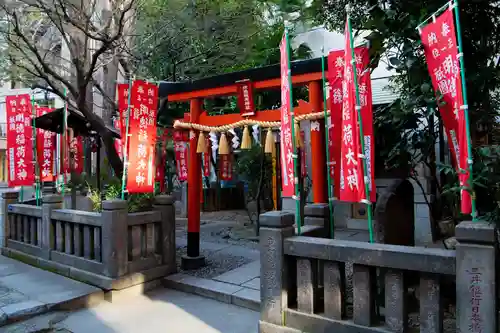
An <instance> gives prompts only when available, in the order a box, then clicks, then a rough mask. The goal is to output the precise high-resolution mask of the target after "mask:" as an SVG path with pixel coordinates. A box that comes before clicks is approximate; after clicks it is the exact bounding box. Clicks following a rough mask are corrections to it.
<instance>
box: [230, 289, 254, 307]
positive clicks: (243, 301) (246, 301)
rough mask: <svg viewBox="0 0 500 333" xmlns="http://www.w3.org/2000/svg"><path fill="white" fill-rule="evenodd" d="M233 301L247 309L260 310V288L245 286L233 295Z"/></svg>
mask: <svg viewBox="0 0 500 333" xmlns="http://www.w3.org/2000/svg"><path fill="white" fill-rule="evenodd" d="M231 303H233V304H234V305H238V306H242V307H244V308H247V309H251V310H255V311H259V310H260V290H254V289H249V288H243V289H241V290H239V291H237V292H235V293H234V294H233V295H232V298H231Z"/></svg>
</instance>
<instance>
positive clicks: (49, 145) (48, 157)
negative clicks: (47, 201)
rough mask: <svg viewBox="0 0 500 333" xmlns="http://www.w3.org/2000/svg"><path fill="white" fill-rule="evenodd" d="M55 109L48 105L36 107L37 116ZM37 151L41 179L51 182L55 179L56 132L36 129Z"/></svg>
mask: <svg viewBox="0 0 500 333" xmlns="http://www.w3.org/2000/svg"><path fill="white" fill-rule="evenodd" d="M53 110H54V109H51V108H48V107H41V106H37V107H36V116H37V117H41V116H43V115H45V114H47V113H49V112H52V111H53ZM36 151H37V159H38V167H39V168H40V179H41V180H42V181H44V182H51V181H54V179H55V172H54V159H55V151H56V133H54V132H50V131H46V130H42V129H39V128H37V130H36Z"/></svg>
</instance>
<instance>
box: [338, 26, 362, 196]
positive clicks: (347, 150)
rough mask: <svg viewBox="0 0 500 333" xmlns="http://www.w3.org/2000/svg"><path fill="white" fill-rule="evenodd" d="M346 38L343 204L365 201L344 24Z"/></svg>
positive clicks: (346, 32)
mask: <svg viewBox="0 0 500 333" xmlns="http://www.w3.org/2000/svg"><path fill="white" fill-rule="evenodd" d="M345 37H346V38H345V41H346V46H345V53H344V60H345V61H344V78H343V82H342V90H343V92H342V96H343V106H342V123H341V124H342V139H341V148H340V151H341V160H340V196H339V197H340V200H342V201H347V202H360V201H361V200H363V199H365V189H364V179H363V164H362V163H363V161H362V160H361V159H360V158H359V154H360V153H361V145H360V137H359V129H358V121H357V119H358V115H357V111H356V94H355V89H356V87H355V83H354V73H353V71H352V64H351V62H352V53H351V45H350V38H349V30H348V26H347V23H346V29H345Z"/></svg>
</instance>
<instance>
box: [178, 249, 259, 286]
mask: <svg viewBox="0 0 500 333" xmlns="http://www.w3.org/2000/svg"><path fill="white" fill-rule="evenodd" d="M185 254H186V247H180V248H178V249H177V270H178V272H179V273H184V274H188V275H191V276H196V277H199V278H205V279H210V278H213V277H216V276H218V275H221V274H224V273H226V272H229V271H231V270H233V269H236V268H238V267H240V266H243V265H246V264H248V263H250V262H251V261H252V260H250V259H248V258H245V257H241V256H232V255H228V254H224V253H218V252H217V251H201V254H202V255H204V256H205V258H206V263H207V265H206V266H204V267H201V268H199V269H196V270H189V271H183V270H182V269H181V256H183V255H185Z"/></svg>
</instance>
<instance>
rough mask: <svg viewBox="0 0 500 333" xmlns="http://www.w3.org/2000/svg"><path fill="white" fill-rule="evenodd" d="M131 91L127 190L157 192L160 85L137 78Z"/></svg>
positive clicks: (132, 191)
mask: <svg viewBox="0 0 500 333" xmlns="http://www.w3.org/2000/svg"><path fill="white" fill-rule="evenodd" d="M131 94H132V95H131V103H130V104H131V109H130V117H129V124H130V126H129V134H130V146H129V152H130V156H129V159H128V160H129V165H128V169H127V190H128V192H129V193H146V192H150V193H151V192H154V179H155V176H156V172H155V163H154V161H155V141H156V113H157V108H158V86H156V85H154V84H150V83H147V82H145V81H140V80H138V81H134V82H133V84H132V91H131Z"/></svg>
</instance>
